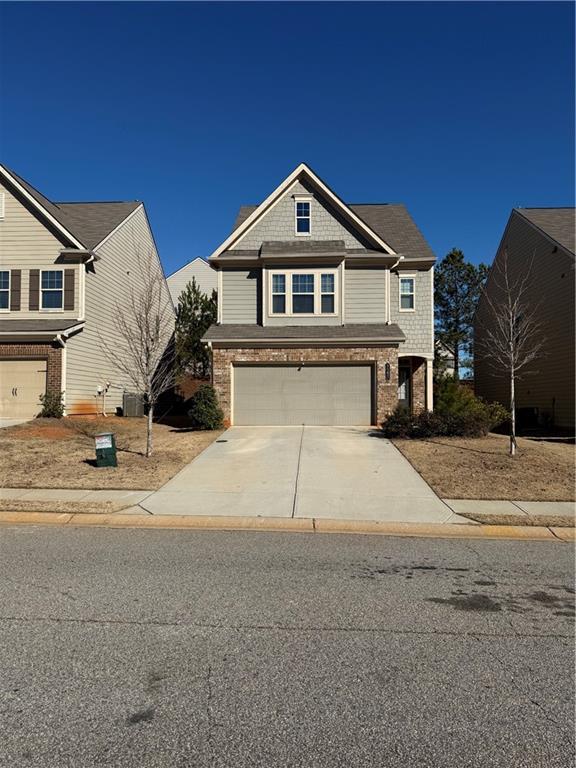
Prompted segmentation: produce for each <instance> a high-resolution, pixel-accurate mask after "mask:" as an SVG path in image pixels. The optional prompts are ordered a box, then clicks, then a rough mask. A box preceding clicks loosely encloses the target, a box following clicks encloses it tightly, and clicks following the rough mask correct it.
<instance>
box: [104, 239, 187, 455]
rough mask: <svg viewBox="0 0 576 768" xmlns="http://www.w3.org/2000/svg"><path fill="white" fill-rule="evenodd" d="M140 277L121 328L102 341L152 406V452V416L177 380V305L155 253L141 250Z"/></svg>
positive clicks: (119, 307)
mask: <svg viewBox="0 0 576 768" xmlns="http://www.w3.org/2000/svg"><path fill="white" fill-rule="evenodd" d="M137 260H138V271H139V274H138V276H137V279H136V280H132V279H131V278H132V275H129V276H128V279H129V280H130V284H129V286H128V289H127V292H126V294H125V298H124V301H123V302H122V303H120V302H117V303H116V308H115V323H116V333H115V334H114V336H113V337H111V338H108V339H104V338H103V337H102V336H100V344H101V346H102V349H103V351H104V354H105V355H106V357H107V358H108V360H109V361H110V363H111V364H112V365H114V367H115V368H116V369H117V370H118V371H119V372H120V373H121V374H122V375H123V377H124V378H125V379H126V380H128V381H129V382H130V385H131V386H132V387H133V389H134V391H135V392H136V393H137V394H139V395H140V396H141V397H142V398H143V400H144V402H145V404H146V407H147V410H148V413H147V420H146V456H147V457H149V456H151V455H152V422H153V418H154V409H155V407H156V405H157V403H158V400H159V398H160V397H161V395H163V394H164V393H165V392H167V391H168V390H170V389H171V388H172V387H173V385H174V340H173V335H174V309H173V306H172V302H171V299H170V297H169V296H168V293H167V289H166V283H165V280H164V275H163V274H162V270H161V268H160V265H159V263H158V260H157V258H156V257H155V254H154V253H152V251H149V252H148V253H146V254H145V255H144V256H142V255H141V254H140V253H138V252H137Z"/></svg>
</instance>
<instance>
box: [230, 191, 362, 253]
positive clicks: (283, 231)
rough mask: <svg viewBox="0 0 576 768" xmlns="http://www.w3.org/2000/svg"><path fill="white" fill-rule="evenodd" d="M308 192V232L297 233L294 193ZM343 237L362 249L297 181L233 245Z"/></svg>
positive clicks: (247, 246) (248, 246) (333, 214)
mask: <svg viewBox="0 0 576 768" xmlns="http://www.w3.org/2000/svg"><path fill="white" fill-rule="evenodd" d="M295 194H310V195H311V201H310V202H311V206H310V209H311V214H312V219H311V234H310V237H308V236H300V235H299V236H296V234H295V219H294V195H295ZM309 239H311V240H344V243H345V244H346V247H347V248H362V247H365V244H364V243H363V242H361V241H360V240H359V239H358V237H357V236H356V235H355V234H353V233H352V231H351V230H350V229H349V227H348V226H347V225H346V224H345V223H344V222H343V221H342V220H341V219H340V218H339V216H338V214H337V213H336V212H335V211H333V210H332V209H330V208H329V207H328V206H327V204H326V203H324V201H322V200H321V199H320V198H319V196H318V195H316V196H314V194H313V193H312V192H310V190H309V189H307V188H306V187H305V186H304V185H303V184H301V183H300V182H298V183H297V184H296V185H295V186H294V187H292V188H291V189H290V190H289V191H288V192H286V193H285V194H284V196H283V197H282V198H281V199H280V200H279V202H278V203H277V204H276V205H275V206H274V207H273V208H271V209H270V210H269V211H268V213H266V214H265V215H264V217H263V218H262V219H261V220H260V221H259V222H258V223H257V224H256V225H255V226H254V227H253V228H252V229H251V230H250V231H249V232H248V234H247V235H246V236H245V237H243V238H242V239H241V240H240V241H239V242H238V243H237V244H236V245H235V246H234V248H236V249H243V250H246V249H255V248H260V246H261V245H262V243H263V242H265V241H267V240H280V241H288V240H292V241H293V240H309Z"/></svg>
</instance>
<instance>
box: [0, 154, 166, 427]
mask: <svg viewBox="0 0 576 768" xmlns="http://www.w3.org/2000/svg"><path fill="white" fill-rule="evenodd" d="M143 255H147V258H148V261H150V259H152V260H153V261H152V263H154V264H157V268H158V270H159V274H161V275H162V281H163V285H164V286H165V289H166V301H167V304H169V306H170V311H171V312H173V308H172V302H171V301H170V296H169V293H168V287H167V286H166V282H165V280H164V277H163V274H162V271H161V270H162V267H161V265H160V261H159V259H158V254H157V252H156V248H155V245H154V239H153V236H152V232H151V230H150V225H149V223H148V218H147V216H146V212H145V210H144V205H143V204H142V203H140V202H137V201H134V202H103V203H53V202H52V201H50V200H48V198H46V197H45V196H44V195H42V194H41V193H40V192H38V191H37V190H36V189H34V187H32V186H31V185H30V184H28V183H27V182H26V181H24V179H22V178H20V177H19V176H17V175H16V174H15V173H13V172H12V171H9V170H8V169H7V168H5V167H4V166H0V417H5V418H6V417H9V418H31V417H33V416H35V415H37V414H38V412H39V411H40V408H41V406H40V401H39V397H40V395H41V394H43V393H45V392H46V391H47V390H50V391H53V392H64V402H65V406H66V413H67V414H94V413H100V412H103V411H104V410H106V411H107V412H108V413H114V411H115V409H116V408H119V407H121V406H122V397H123V392H124V390H125V389H126V390H128V391H129V390H130V389H131V387H130V383H129V381H127V380H126V379H125V378H123V377H122V375H120V374H119V372H118V370H117V369H116V368H115V366H114V365H113V363H112V362H111V361H110V359H109V356H110V355H114V349H115V346H114V345H115V340H117V339H118V336H117V333H118V331H117V326H116V317H115V314H116V309H117V306H118V305H120V306H122V305H124V304H126V303H127V301H128V299H129V297H130V293H131V290H132V289H134V292H135V293H137V290H138V286H139V281H140V280H141V274H142V273H141V271H140V267H141V263H142V257H143ZM103 344H104V345H105V346H106V347H108V349H109V350H110V352H109V355H108V356H107V355H105V354H104V352H103Z"/></svg>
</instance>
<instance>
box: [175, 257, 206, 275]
mask: <svg viewBox="0 0 576 768" xmlns="http://www.w3.org/2000/svg"><path fill="white" fill-rule="evenodd" d="M197 261H201V262H202V264H204V265H205V267H206V269H209V270H210V272H212V267H211V266H210V264H208V262H207V261H206V259H205V258H203V257H202V256H194V258H193V259H191V260H190V261H187V262H186V264H183V265H182V266H181V267H179V268H178V269H177V270H176V271H175V272H172V274H170V275H168V277H167V278H166V279H167V280H170V278H171V277H174V275H177V274H178V272H182V270H183V269H186V268H187V267H191V266H192V264H195V263H196V262H197Z"/></svg>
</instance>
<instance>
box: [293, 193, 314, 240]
mask: <svg viewBox="0 0 576 768" xmlns="http://www.w3.org/2000/svg"><path fill="white" fill-rule="evenodd" d="M294 205H295V206H296V234H297V235H309V234H310V201H309V200H296V201H295V203H294Z"/></svg>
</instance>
